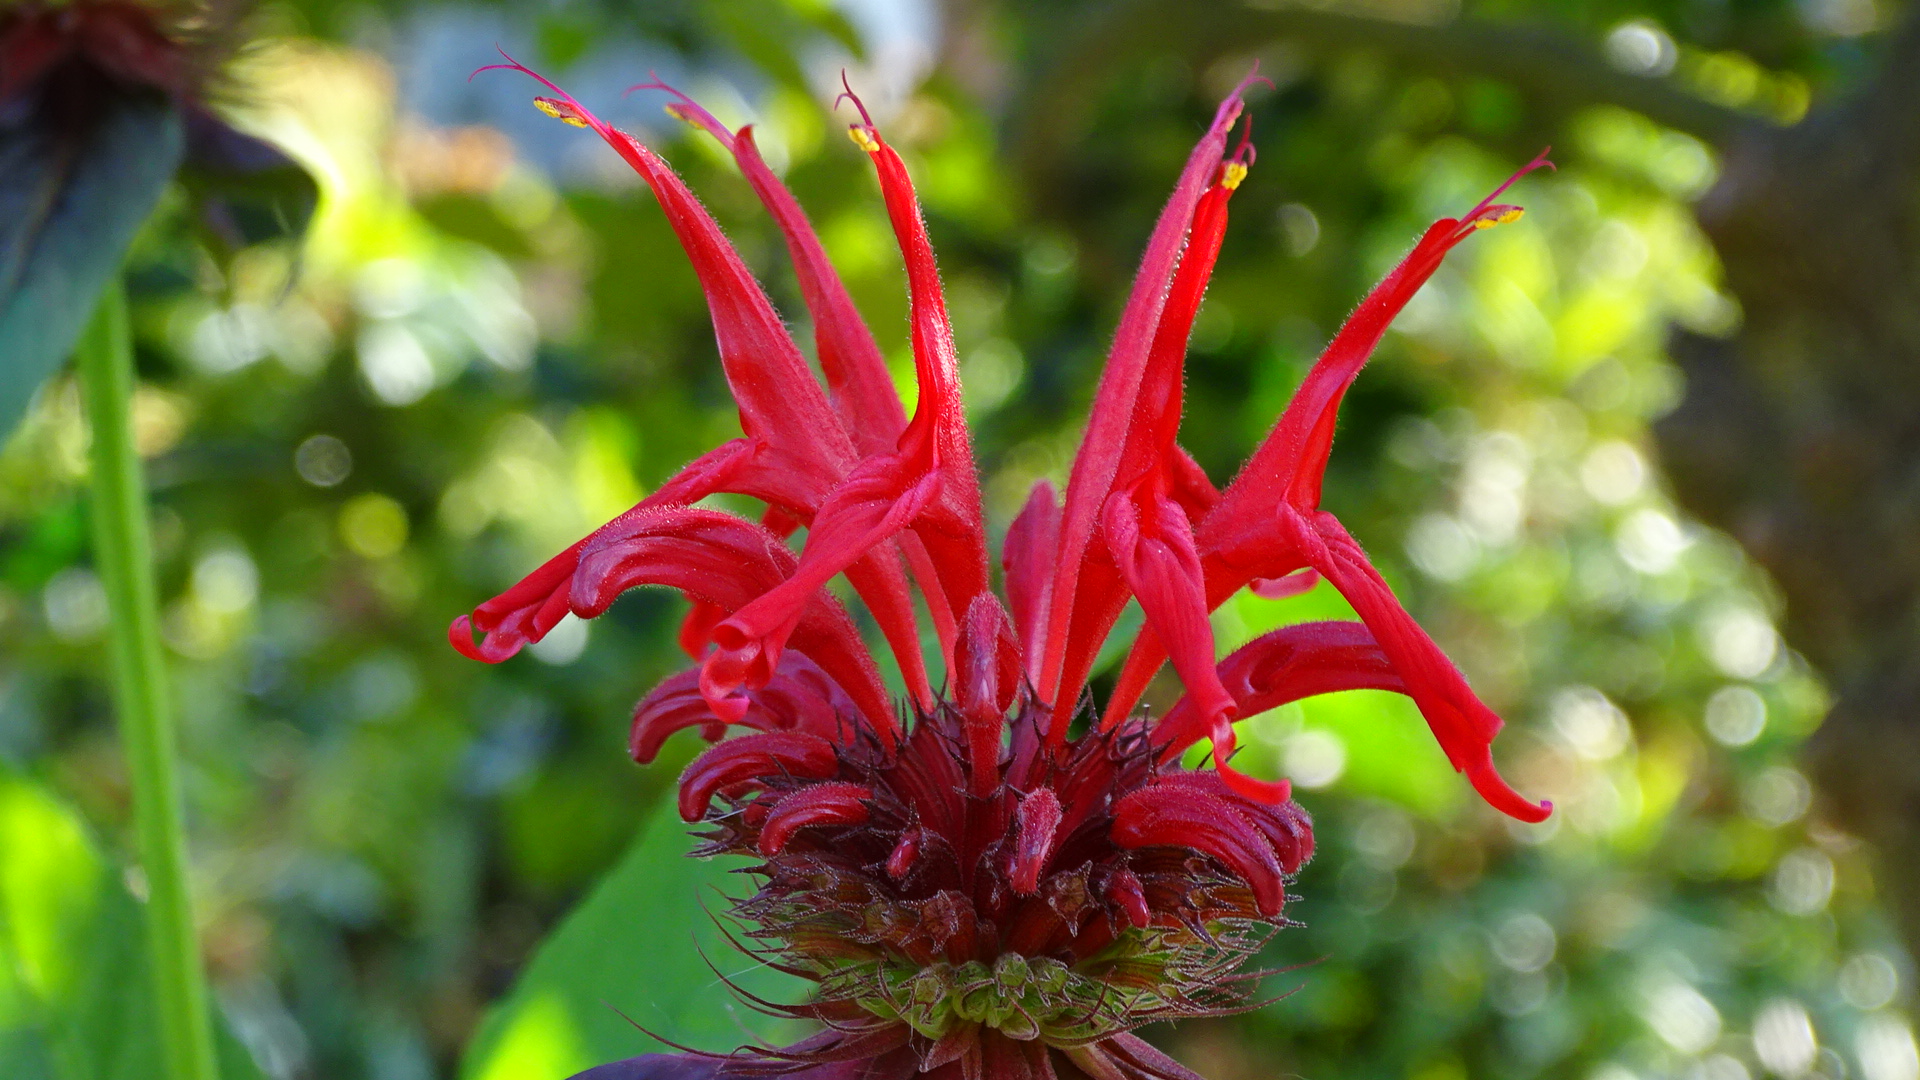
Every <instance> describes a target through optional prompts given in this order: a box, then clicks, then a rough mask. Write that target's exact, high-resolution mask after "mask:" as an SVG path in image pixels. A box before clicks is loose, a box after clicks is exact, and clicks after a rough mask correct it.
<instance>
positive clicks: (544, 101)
mask: <svg viewBox="0 0 1920 1080" xmlns="http://www.w3.org/2000/svg"><path fill="white" fill-rule="evenodd" d="M533 107H534V108H536V109H539V110H540V111H541V112H543V113H546V114H547V115H548V116H551V117H553V118H554V119H555V120H558V121H560V122H561V123H563V124H572V125H573V126H574V127H586V126H587V120H586V118H585V117H583V116H581V115H580V110H578V109H576V108H574V107H573V106H572V105H571V104H569V103H567V102H564V101H561V100H560V99H559V98H550V97H537V98H534V99H533Z"/></svg>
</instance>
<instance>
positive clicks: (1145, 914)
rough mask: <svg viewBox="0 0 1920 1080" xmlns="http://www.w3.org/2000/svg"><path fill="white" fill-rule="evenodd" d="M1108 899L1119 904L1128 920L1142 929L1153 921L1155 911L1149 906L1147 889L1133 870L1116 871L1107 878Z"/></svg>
mask: <svg viewBox="0 0 1920 1080" xmlns="http://www.w3.org/2000/svg"><path fill="white" fill-rule="evenodd" d="M1107 899H1109V900H1111V901H1113V902H1114V903H1116V904H1119V905H1120V910H1121V911H1122V912H1124V913H1126V916H1127V921H1128V922H1130V923H1132V924H1133V925H1134V926H1135V927H1138V928H1139V929H1141V930H1145V929H1146V928H1147V924H1148V923H1149V922H1151V921H1153V912H1152V911H1150V910H1149V909H1148V908H1147V893H1146V890H1145V889H1142V888H1141V887H1140V878H1139V877H1138V876H1136V875H1135V874H1134V872H1133V871H1131V870H1119V871H1116V872H1115V873H1114V875H1113V877H1111V878H1109V879H1108V880H1107Z"/></svg>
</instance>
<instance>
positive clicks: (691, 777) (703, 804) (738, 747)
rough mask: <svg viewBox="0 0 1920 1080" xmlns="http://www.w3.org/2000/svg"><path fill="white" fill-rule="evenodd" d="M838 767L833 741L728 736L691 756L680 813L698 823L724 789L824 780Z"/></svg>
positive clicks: (791, 735)
mask: <svg viewBox="0 0 1920 1080" xmlns="http://www.w3.org/2000/svg"><path fill="white" fill-rule="evenodd" d="M838 769H839V759H838V758H837V757H836V756H835V754H834V750H833V744H832V743H830V742H828V741H827V740H825V739H823V738H821V737H820V736H818V735H808V734H806V733H804V732H799V731H769V732H766V733H765V734H760V735H748V736H745V737H744V738H739V739H729V740H727V741H726V742H723V743H721V744H719V745H718V746H715V747H713V748H712V749H710V750H708V751H707V752H706V753H704V754H701V755H700V756H699V757H697V758H695V759H693V764H691V765H689V766H687V771H686V772H684V773H682V774H681V776H680V817H681V819H682V820H684V821H699V820H700V819H701V818H702V817H705V816H706V813H707V804H708V803H710V802H712V801H713V797H714V796H715V795H716V794H720V793H722V792H729V793H732V792H743V791H746V790H751V789H752V788H754V787H764V786H765V781H766V780H767V779H780V778H793V779H800V780H825V779H827V778H829V777H831V776H832V775H833V774H834V773H835V772H836V771H837V770H838Z"/></svg>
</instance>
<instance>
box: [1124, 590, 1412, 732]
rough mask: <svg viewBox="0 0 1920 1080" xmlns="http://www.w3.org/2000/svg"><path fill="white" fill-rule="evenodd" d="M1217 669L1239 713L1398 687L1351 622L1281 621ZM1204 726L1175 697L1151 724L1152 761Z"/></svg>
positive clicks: (1197, 712)
mask: <svg viewBox="0 0 1920 1080" xmlns="http://www.w3.org/2000/svg"><path fill="white" fill-rule="evenodd" d="M1217 670H1218V672H1219V678H1220V683H1221V685H1222V686H1224V687H1225V688H1226V691H1227V692H1228V693H1229V694H1231V695H1232V696H1233V701H1234V704H1235V705H1236V706H1237V707H1238V715H1240V716H1252V715H1254V714H1255V713H1261V712H1265V711H1267V710H1268V709H1277V708H1279V707H1280V706H1282V705H1285V704H1287V703H1289V702H1293V701H1299V700H1300V699H1302V698H1308V697H1313V696H1315V695H1317V694H1331V693H1334V692H1336V691H1340V690H1392V691H1396V692H1400V693H1404V692H1405V690H1406V687H1405V684H1404V683H1402V682H1401V679H1400V676H1399V674H1398V673H1397V672H1395V671H1394V669H1393V664H1392V663H1391V662H1390V661H1389V660H1388V659H1387V656H1386V654H1385V653H1384V652H1382V651H1381V650H1380V646H1379V645H1377V644H1375V642H1374V640H1373V634H1372V632H1370V631H1369V630H1368V629H1367V628H1366V626H1365V625H1364V624H1362V623H1357V622H1315V623H1296V624H1294V625H1292V626H1283V627H1281V628H1280V629H1278V630H1275V631H1273V632H1272V633H1268V634H1262V635H1261V636H1259V637H1257V638H1254V639H1253V640H1252V641H1249V642H1247V643H1246V644H1245V645H1242V646H1241V647H1240V648H1238V649H1235V650H1234V651H1233V653H1232V654H1231V655H1230V656H1228V657H1227V658H1226V659H1225V660H1222V661H1220V663H1219V666H1218V669H1217ZM1210 723H1211V720H1210V718H1209V716H1208V714H1207V713H1206V712H1205V710H1203V709H1201V708H1200V707H1198V706H1196V705H1195V704H1194V703H1193V702H1192V701H1190V700H1188V699H1187V698H1182V699H1181V700H1180V701H1178V702H1176V703H1175V704H1174V706H1173V708H1172V709H1169V710H1168V711H1167V715H1166V716H1165V717H1164V718H1163V719H1162V720H1161V721H1160V723H1159V724H1158V725H1157V726H1156V727H1155V728H1154V729H1153V745H1154V746H1155V747H1157V748H1159V752H1160V759H1161V760H1162V761H1171V760H1173V759H1174V758H1176V757H1178V756H1179V755H1180V754H1181V753H1182V752H1183V751H1185V750H1186V748H1187V747H1189V746H1192V745H1193V744H1194V742H1196V741H1197V740H1199V739H1201V738H1204V737H1206V735H1207V732H1208V728H1209V724H1210Z"/></svg>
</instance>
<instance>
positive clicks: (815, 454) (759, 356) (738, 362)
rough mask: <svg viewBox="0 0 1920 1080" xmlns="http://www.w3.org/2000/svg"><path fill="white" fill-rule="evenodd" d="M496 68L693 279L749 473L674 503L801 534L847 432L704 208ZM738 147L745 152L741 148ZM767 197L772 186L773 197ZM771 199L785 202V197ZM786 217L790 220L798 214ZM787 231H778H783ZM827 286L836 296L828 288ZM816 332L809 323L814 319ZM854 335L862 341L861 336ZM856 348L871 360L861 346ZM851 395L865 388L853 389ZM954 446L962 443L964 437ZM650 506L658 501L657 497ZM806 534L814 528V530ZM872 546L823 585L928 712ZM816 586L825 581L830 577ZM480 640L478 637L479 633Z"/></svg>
mask: <svg viewBox="0 0 1920 1080" xmlns="http://www.w3.org/2000/svg"><path fill="white" fill-rule="evenodd" d="M500 66H506V67H511V68H513V69H514V70H517V71H521V72H523V73H525V74H527V75H530V76H532V77H533V78H534V79H537V80H539V81H540V83H541V84H542V85H544V86H546V87H548V88H549V89H551V90H553V91H554V93H556V94H558V95H559V97H558V98H557V99H545V98H542V99H536V102H537V103H538V104H539V105H540V107H541V108H542V109H543V110H545V111H547V112H549V113H550V114H552V115H554V116H558V117H560V118H561V119H564V120H567V121H568V122H570V123H577V124H580V125H582V126H585V127H589V128H592V129H593V131H594V132H595V133H596V134H598V135H599V136H600V137H601V138H602V139H604V140H605V141H606V142H607V144H608V145H609V146H611V147H613V149H614V150H615V151H616V152H617V153H619V154H620V156H621V157H622V158H624V159H625V160H626V161H627V163H628V164H629V165H631V166H633V168H634V170H635V171H636V172H638V173H639V174H640V176H641V178H642V179H644V180H645V181H646V182H647V185H648V187H650V188H651V189H652V190H653V193H654V195H655V197H656V198H657V199H658V200H659V202H660V206H661V209H662V210H663V211H664V212H665V214H666V217H667V221H668V224H669V225H671V226H672V228H673V230H674V233H675V235H676V236H677V237H678V238H679V240H680V243H681V246H682V247H683V248H684V249H685V250H686V253H687V256H688V258H689V260H690V261H691V262H692V263H693V267H694V272H695V273H696V274H697V275H698V277H699V279H700V285H701V289H702V291H703V292H705V294H706V298H707V306H708V308H709V310H710V311H711V314H712V317H713V326H714V336H715V340H716V342H717V343H718V346H719V351H720V361H721V365H722V367H723V368H724V370H725V371H726V375H727V382H728V385H729V386H730V387H731V388H732V390H733V396H734V399H735V401H737V402H738V404H739V407H740V424H741V428H742V429H743V430H744V431H745V432H746V435H747V438H746V440H744V443H745V445H746V447H747V449H748V455H749V458H750V461H749V462H747V463H745V464H746V465H748V466H751V467H743V468H740V469H738V470H736V471H737V473H738V475H736V476H734V477H732V478H731V482H730V483H729V484H728V485H727V486H725V487H724V488H710V489H709V490H708V491H703V492H700V493H699V494H697V495H693V496H692V497H691V498H688V499H685V500H681V501H692V500H693V499H695V498H700V497H702V496H704V495H706V494H710V493H711V492H712V490H728V491H734V492H738V493H741V494H746V495H752V496H755V497H757V498H762V499H765V500H766V501H768V502H769V503H772V504H774V505H775V506H776V507H778V508H782V509H784V510H787V511H791V512H793V513H794V514H795V515H797V516H798V517H799V518H800V519H801V520H802V521H809V522H810V520H811V519H812V518H813V517H814V516H815V515H816V514H817V513H818V512H819V511H820V510H821V509H822V508H823V504H824V503H825V502H826V500H827V498H828V496H829V495H830V493H831V492H833V491H834V490H835V489H836V487H837V486H838V485H839V484H840V483H841V482H842V481H843V480H844V479H846V478H847V476H848V474H849V472H850V471H851V470H852V468H853V466H854V463H855V461H856V457H857V455H856V453H855V449H854V445H853V442H852V441H851V439H850V437H849V435H848V432H847V429H846V427H845V426H843V424H842V423H841V421H840V418H839V416H838V415H837V414H836V413H835V412H834V410H833V409H832V408H831V407H830V406H829V404H828V401H827V398H826V395H825V394H824V393H823V392H822V391H821V389H820V385H819V383H818V382H817V381H815V379H814V377H813V374H812V372H811V371H810V370H809V369H808V367H807V362H806V359H805V358H804V357H803V356H802V355H801V354H800V350H799V349H798V347H796V346H795V345H794V343H793V339H792V338H791V336H789V335H788V333H787V330H786V326H785V324H784V323H782V322H781V320H780V317H779V314H778V313H777V312H775V311H774V308H773V304H772V303H771V302H770V301H769V300H768V299H767V296H766V293H765V292H764V291H763V290H762V289H761V288H760V284H759V282H757V281H755V280H754V278H753V275H752V274H751V273H750V272H749V271H748V270H747V268H746V265H745V264H744V263H743V262H742V261H741V259H740V257H739V254H738V253H737V252H736V251H735V250H734V248H733V245H732V244H730V243H729V242H728V241H727V239H726V236H725V235H724V234H723V233H722V232H721V231H720V227H719V225H718V224H717V223H716V222H715V221H714V220H713V218H712V216H711V215H709V214H708V213H707V211H706V208H705V207H703V206H701V205H700V202H699V200H697V199H695V198H694V197H693V194H692V193H691V192H690V191H688V190H687V188H686V185H685V184H684V183H682V182H681V180H680V178H679V177H678V176H677V175H676V174H675V173H674V172H673V170H672V169H670V168H669V167H668V166H667V164H666V163H665V162H664V161H662V160H661V159H660V158H659V156H658V155H656V154H654V153H653V151H651V150H649V149H648V148H647V147H646V146H644V145H642V144H641V143H640V142H639V141H638V140H636V139H634V138H633V137H632V136H630V135H627V134H626V133H624V132H621V131H618V130H616V129H615V128H613V127H611V126H610V125H608V124H606V123H605V122H603V121H601V120H600V119H599V118H598V117H596V116H594V115H593V113H592V112H590V111H589V110H587V109H586V108H585V107H584V106H582V105H581V104H580V103H579V102H578V101H575V100H574V99H573V98H572V97H571V96H569V95H568V94H567V93H566V92H565V91H563V90H561V89H560V88H559V87H557V86H555V85H554V84H553V83H552V82H549V81H548V80H547V79H545V78H543V77H541V76H540V75H539V74H537V73H535V72H533V71H531V70H529V69H527V68H525V67H524V66H521V65H519V64H517V63H514V62H513V61H512V60H511V58H509V62H508V64H506V65H500ZM689 107H690V109H691V111H687V112H686V115H687V116H688V117H689V118H690V119H693V120H694V122H696V123H700V124H701V125H702V126H706V125H708V124H711V125H712V128H713V129H714V130H715V133H716V134H719V133H722V132H725V130H726V129H725V128H724V127H721V126H720V125H719V124H718V123H717V122H715V121H713V119H712V117H711V116H708V115H707V114H705V113H704V111H702V110H699V109H698V107H697V106H692V105H691V102H686V103H685V104H683V106H682V109H683V111H685V110H688V109H689ZM727 141H728V142H729V143H730V144H732V145H735V146H737V145H738V144H739V143H740V140H739V139H735V138H731V137H728V138H727ZM747 146H749V147H750V146H751V141H750V140H748V142H747ZM750 156H751V158H752V160H755V161H757V160H758V158H757V154H753V155H750ZM744 167H745V166H743V168H744ZM760 171H762V172H764V171H765V166H764V163H762V164H761V165H760ZM750 179H751V177H750ZM778 186H779V185H778V183H777V181H776V182H775V187H776V188H778ZM780 193H781V194H784V189H781V192H780ZM785 198H786V201H787V203H791V201H792V198H791V196H790V195H787V196H785ZM791 209H793V210H794V211H795V212H797V209H798V208H797V207H791ZM779 216H780V214H779V212H776V217H779ZM791 224H793V223H792V222H790V221H787V220H784V219H783V221H782V227H783V230H784V229H787V228H788V226H790V225H791ZM804 224H805V222H804V218H802V219H801V220H800V225H801V226H803V227H804ZM790 235H791V234H790ZM807 238H809V239H810V238H811V230H810V229H809V230H807ZM812 249H813V252H814V253H815V254H817V249H818V242H817V241H813V243H812ZM824 265H825V264H824V257H822V258H821V259H820V260H819V265H812V264H811V263H809V264H808V265H807V266H806V267H803V274H807V273H810V274H812V276H813V277H814V279H815V284H816V285H818V286H820V289H821V290H822V291H821V292H820V295H819V297H816V298H818V299H822V301H823V302H825V303H827V304H828V307H829V308H830V309H831V312H830V315H829V321H830V322H832V323H833V325H832V326H831V327H830V331H831V332H830V335H829V336H831V337H833V339H834V341H835V342H836V343H837V344H836V347H838V344H839V343H844V342H851V341H852V340H853V339H854V338H855V337H857V336H859V335H858V334H855V333H854V331H853V329H852V328H850V327H848V326H847V325H844V324H846V323H847V322H848V321H851V322H852V323H854V324H858V323H859V317H858V315H857V314H856V313H855V312H854V311H853V309H852V305H851V303H850V302H848V303H840V302H838V301H834V300H832V299H831V298H830V297H828V295H827V294H828V292H830V291H831V290H829V289H828V283H827V282H826V281H824V280H823V279H820V278H819V271H820V270H821V269H822V268H823V267H824ZM829 272H830V271H829ZM831 284H832V286H833V287H834V288H838V283H837V281H835V282H832V283H831ZM838 298H839V301H844V300H845V290H844V289H839V292H838ZM810 302H811V301H810ZM818 321H819V314H818V312H816V322H818ZM860 333H862V334H863V333H864V328H863V327H862V328H860ZM867 345H868V347H869V348H871V339H870V338H869V339H868V342H867ZM851 347H855V348H857V346H851ZM875 362H878V361H877V360H876V361H875ZM859 363H861V361H859V360H858V359H857V358H849V365H850V367H849V370H851V366H853V365H858V364H859ZM880 367H881V372H880V373H881V374H882V375H884V364H881V365H880ZM843 374H845V372H843ZM858 378H859V379H864V380H867V381H871V378H872V373H871V372H868V373H866V374H862V375H859V376H858ZM862 386H863V387H864V386H865V383H864V382H863V383H862ZM886 388H887V392H888V393H891V392H892V391H891V382H890V381H889V382H887V383H886ZM861 394H862V400H863V402H865V404H866V405H867V406H871V405H873V402H870V401H866V399H867V398H870V397H873V396H874V395H873V394H872V392H871V388H866V389H863V390H862V391H861ZM893 409H894V413H896V414H897V413H898V412H899V404H898V399H897V398H895V401H894V405H893ZM885 422H886V421H885V419H884V418H876V419H875V420H874V421H873V423H874V424H883V423H885ZM961 437H962V439H963V440H964V438H965V436H964V432H963V433H962V436H961ZM650 501H653V502H664V501H667V500H666V499H664V498H662V497H660V495H659V493H656V496H655V498H654V499H653V500H650ZM976 502H977V499H976ZM813 524H815V525H816V527H817V523H813ZM875 546H877V545H873V544H869V545H867V547H865V548H863V549H861V550H860V551H858V552H856V553H854V555H853V557H852V558H837V559H836V560H835V565H834V569H833V573H839V572H841V571H846V572H847V579H848V582H849V583H850V584H852V585H853V586H854V588H855V590H856V591H857V592H859V593H860V595H861V598H862V599H864V600H865V601H866V602H867V605H868V607H869V608H870V609H871V610H872V611H873V613H874V616H875V620H876V621H877V622H878V623H879V624H880V627H881V630H882V632H883V633H884V634H885V635H886V638H887V641H888V644H889V645H890V646H891V647H892V649H893V651H894V654H895V656H896V657H897V658H898V660H899V662H900V667H901V672H902V674H903V676H904V677H905V679H906V682H907V685H908V690H909V692H911V693H912V694H913V695H914V697H915V699H916V700H917V701H918V702H919V703H920V704H921V705H922V706H923V707H924V706H928V705H931V703H932V692H931V689H930V687H929V685H928V682H927V678H926V668H925V661H924V660H923V658H922V657H921V655H920V647H919V632H918V630H917V628H916V627H915V616H914V611H913V601H912V597H911V593H910V592H909V588H908V584H907V579H906V575H905V574H904V572H903V571H902V569H901V567H900V565H899V560H898V558H897V557H896V556H895V555H894V553H893V552H892V551H891V550H890V549H889V550H886V551H872V550H871V549H872V548H873V547H875ZM826 576H827V577H831V576H832V574H828V575H826ZM823 580H824V579H823ZM802 602H804V601H802ZM777 621H778V622H780V623H786V622H789V621H790V619H789V618H785V617H783V618H781V619H779V620H777ZM481 629H483V630H484V629H486V627H485V626H484V625H482V626H481ZM542 632H544V630H543V631H542ZM759 648H760V650H761V651H762V652H764V653H766V657H765V659H766V661H767V665H771V664H772V663H773V662H775V661H777V659H778V653H779V648H780V643H774V642H762V643H760V646H759Z"/></svg>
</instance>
